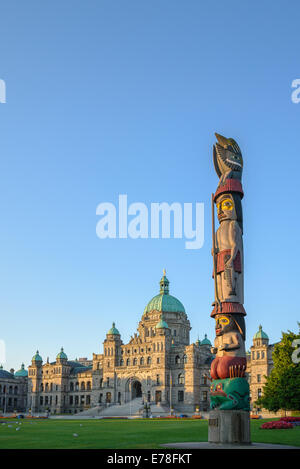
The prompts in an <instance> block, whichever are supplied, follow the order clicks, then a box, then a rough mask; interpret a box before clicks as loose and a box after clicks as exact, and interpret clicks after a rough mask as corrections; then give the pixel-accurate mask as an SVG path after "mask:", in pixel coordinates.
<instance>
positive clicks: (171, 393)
mask: <svg viewBox="0 0 300 469" xmlns="http://www.w3.org/2000/svg"><path fill="white" fill-rule="evenodd" d="M170 415H172V372H171V370H170Z"/></svg>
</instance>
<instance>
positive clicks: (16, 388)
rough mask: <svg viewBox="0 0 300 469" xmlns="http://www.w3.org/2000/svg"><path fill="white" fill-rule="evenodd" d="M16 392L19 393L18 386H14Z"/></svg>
mask: <svg viewBox="0 0 300 469" xmlns="http://www.w3.org/2000/svg"><path fill="white" fill-rule="evenodd" d="M14 394H18V386H15V388H14Z"/></svg>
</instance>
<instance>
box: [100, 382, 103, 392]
mask: <svg viewBox="0 0 300 469" xmlns="http://www.w3.org/2000/svg"><path fill="white" fill-rule="evenodd" d="M100 388H103V378H101V379H100ZM100 396H102V394H100Z"/></svg>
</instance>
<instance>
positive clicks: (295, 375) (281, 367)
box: [255, 323, 300, 412]
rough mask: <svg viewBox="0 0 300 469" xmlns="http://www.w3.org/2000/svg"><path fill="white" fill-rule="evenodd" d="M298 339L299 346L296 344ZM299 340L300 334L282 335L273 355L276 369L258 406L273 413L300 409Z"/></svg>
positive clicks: (257, 403)
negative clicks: (297, 358) (297, 357)
mask: <svg viewBox="0 0 300 469" xmlns="http://www.w3.org/2000/svg"><path fill="white" fill-rule="evenodd" d="M298 325H299V323H298ZM297 339H298V345H297V343H296V342H295V340H297ZM299 339H300V333H299V334H295V333H293V332H291V331H288V332H283V333H282V339H281V341H280V342H279V343H278V344H276V345H275V347H274V351H273V355H272V358H273V363H274V367H273V369H272V371H271V373H270V375H269V376H266V377H265V378H266V380H267V381H266V384H265V386H264V388H263V395H262V397H261V398H260V399H258V400H257V401H256V403H255V404H256V405H257V406H259V407H263V408H265V409H268V410H270V411H272V412H277V411H278V410H279V409H283V410H299V409H300V361H299V360H295V356H296V355H297V354H295V351H296V352H297V350H296V348H298V349H300V345H299ZM298 356H299V354H298Z"/></svg>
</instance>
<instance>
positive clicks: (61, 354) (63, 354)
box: [56, 347, 68, 360]
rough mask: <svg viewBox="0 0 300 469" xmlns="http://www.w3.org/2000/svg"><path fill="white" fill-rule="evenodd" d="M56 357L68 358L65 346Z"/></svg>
mask: <svg viewBox="0 0 300 469" xmlns="http://www.w3.org/2000/svg"><path fill="white" fill-rule="evenodd" d="M56 359H60V360H68V357H67V355H66V354H65V352H64V349H63V347H62V348H61V349H60V352H59V353H58V354H57V355H56Z"/></svg>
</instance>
